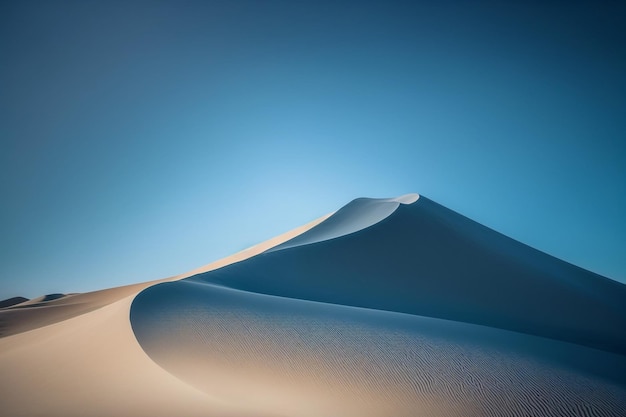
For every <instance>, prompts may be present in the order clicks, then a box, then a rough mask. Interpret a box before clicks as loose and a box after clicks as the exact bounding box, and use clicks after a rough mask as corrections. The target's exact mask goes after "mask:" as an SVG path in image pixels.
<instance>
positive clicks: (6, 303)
mask: <svg viewBox="0 0 626 417" xmlns="http://www.w3.org/2000/svg"><path fill="white" fill-rule="evenodd" d="M24 301H28V298H24V297H11V298H7V299H6V300H2V301H0V308H6V307H11V306H14V305H16V304H20V303H23V302H24Z"/></svg>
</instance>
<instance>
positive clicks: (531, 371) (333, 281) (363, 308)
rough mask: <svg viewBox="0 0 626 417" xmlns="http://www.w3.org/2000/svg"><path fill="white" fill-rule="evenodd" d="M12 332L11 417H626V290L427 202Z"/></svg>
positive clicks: (296, 237)
mask: <svg viewBox="0 0 626 417" xmlns="http://www.w3.org/2000/svg"><path fill="white" fill-rule="evenodd" d="M53 298H54V297H53ZM29 315H30V316H29ZM3 317H4V323H5V326H4V328H5V329H6V330H5V331H6V332H8V333H13V334H12V335H10V336H7V337H4V338H0V381H1V384H2V388H3V389H2V390H0V404H2V410H1V411H2V414H3V415H4V414H6V415H8V416H35V415H42V416H44V415H45V416H74V415H75V416H91V415H93V416H113V415H123V416H131V417H132V416H144V415H146V416H147V415H149V416H171V415H184V416H221V415H229V416H303V417H305V416H310V417H314V416H355V417H357V416H359V417H360V416H366V417H389V416H394V417H405V416H406V417H409V416H428V417H430V416H433V417H436V416H459V417H461V416H464V417H465V416H476V417H478V416H512V417H518V416H519V417H522V416H547V417H556V416H562V417H566V416H590V417H591V416H598V417H604V416H607V417H608V416H616V417H617V416H624V415H626V334H625V333H624V331H623V330H624V328H626V286H624V285H622V284H619V283H616V282H614V281H611V280H609V279H606V278H604V277H601V276H598V275H595V274H593V273H591V272H589V271H585V270H582V269H580V268H577V267H575V266H573V265H570V264H567V263H565V262H562V261H560V260H558V259H555V258H553V257H550V256H548V255H546V254H543V253H541V252H538V251H536V250H534V249H532V248H529V247H527V246H525V245H522V244H521V243H519V242H515V241H513V240H511V239H508V238H506V237H505V236H502V235H500V234H498V233H496V232H494V231H492V230H490V229H487V228H485V227H484V226H481V225H478V224H476V223H474V222H472V221H471V220H469V219H467V218H464V217H463V216H460V215H458V214H457V213H454V212H452V211H450V210H447V209H445V208H443V207H441V206H439V205H437V204H436V203H434V202H432V201H430V200H428V199H426V198H423V197H419V196H417V195H407V196H403V197H399V198H397V199H380V200H373V199H358V200H355V201H353V202H352V203H350V204H348V205H347V206H345V207H344V208H342V209H341V210H339V211H338V212H336V213H335V214H334V215H332V216H331V217H328V218H322V219H318V220H317V221H315V222H312V223H309V224H308V225H305V226H303V227H301V228H299V229H296V230H294V231H292V232H290V233H288V234H285V235H282V236H279V237H277V238H275V239H272V240H270V241H268V242H265V243H264V244H261V245H257V246H255V247H253V248H250V249H249V250H247V251H244V252H241V253H239V254H236V255H233V256H232V257H229V258H226V259H224V260H222V261H218V262H216V263H213V264H211V265H208V266H206V267H203V268H199V269H197V270H195V271H191V272H189V273H187V274H184V275H180V276H177V277H171V278H168V279H164V280H159V281H153V282H149V283H144V284H137V285H133V286H127V287H121V288H116V289H111V290H104V291H99V292H94V293H89V294H79V295H71V296H65V297H59V298H56V299H54V300H49V301H46V300H43V299H42V300H36V301H33V302H30V303H22V305H18V306H14V307H12V308H8V309H3V310H0V320H3ZM37 326H40V327H38V328H35V327H37ZM28 329H30V330H28Z"/></svg>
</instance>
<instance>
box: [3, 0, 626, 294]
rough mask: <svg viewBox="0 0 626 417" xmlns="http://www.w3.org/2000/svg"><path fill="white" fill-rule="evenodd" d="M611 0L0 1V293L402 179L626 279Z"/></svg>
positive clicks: (135, 272) (231, 234) (624, 90)
mask: <svg viewBox="0 0 626 417" xmlns="http://www.w3.org/2000/svg"><path fill="white" fill-rule="evenodd" d="M470 3H471V5H470ZM620 3H622V4H623V2H612V3H604V4H602V5H599V2H588V3H584V2H577V1H568V2H563V3H551V2H543V1H542V2H527V1H519V2H517V1H516V2H509V3H508V4H502V2H466V1H459V2H450V1H436V2H424V3H421V4H420V3H418V2H389V1H385V2H383V1H380V2H367V1H356V2H336V1H333V2H322V1H314V2H293V1H284V2H273V1H268V2H265V1H257V2H242V1H224V2H208V1H202V2H181V1H171V2H157V1H152V2H132V1H119V2H115V1H102V2H93V1H75V2H67V1H66V2H61V1H55V2H49V1H42V2H30V1H13V2H11V1H4V2H2V3H0V56H1V57H2V58H1V59H2V63H1V65H0V138H1V145H2V151H1V152H0V170H1V176H0V191H1V193H2V194H1V195H2V204H1V205H0V213H1V217H0V219H1V223H0V226H1V233H0V299H2V298H7V297H10V296H15V295H24V296H27V297H33V296H37V295H40V294H44V293H52V292H82V291H87V290H95V289H100V288H106V287H111V286H116V285H121V284H126V283H133V282H139V281H145V280H150V279H156V278H161V277H165V276H169V275H173V274H177V273H181V272H185V271H187V270H190V269H192V268H194V267H197V266H200V265H202V264H206V263H208V262H210V261H212V260H215V259H218V258H220V257H223V256H226V255H229V254H231V253H233V252H235V251H238V250H240V249H243V248H245V247H247V246H249V245H252V244H254V243H258V242H260V241H263V240H265V239H267V238H270V237H272V236H274V235H277V234H279V233H282V232H284V231H287V230H289V229H291V228H293V227H296V226H298V225H300V224H303V223H305V222H308V221H309V220H312V219H314V218H316V217H318V216H321V215H323V214H325V213H327V212H330V211H333V210H335V209H337V208H339V207H340V206H342V205H343V204H345V203H347V202H348V201H350V200H351V199H353V198H356V197H359V196H370V197H388V196H396V195H400V194H404V193H408V192H418V193H421V194H423V195H425V196H427V197H429V198H431V199H433V200H435V201H437V202H439V203H441V204H443V205H445V206H447V207H449V208H451V209H454V210H456V211H458V212H460V213H462V214H464V215H466V216H468V217H470V218H473V219H474V220H477V221H479V222H481V223H483V224H485V225H487V226H489V227H492V228H494V229H496V230H498V231H500V232H503V233H505V234H507V235H509V236H511V237H513V238H515V239H518V240H520V241H522V242H524V243H527V244H530V245H531V246H534V247H536V248H538V249H540V250H543V251H545V252H548V253H550V254H552V255H555V256H557V257H560V258H562V259H564V260H566V261H569V262H572V263H574V264H577V265H579V266H582V267H584V268H586V269H589V270H592V271H594V272H597V273H600V274H603V275H605V276H608V277H610V278H613V279H615V280H619V281H622V282H624V281H626V219H625V214H626V133H625V132H626V48H625V47H624V45H625V41H626V12H625V7H624V6H623V5H621V4H620Z"/></svg>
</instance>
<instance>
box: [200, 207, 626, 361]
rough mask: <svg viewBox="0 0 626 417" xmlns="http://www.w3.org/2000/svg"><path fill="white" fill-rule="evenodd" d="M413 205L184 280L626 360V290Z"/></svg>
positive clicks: (369, 213)
mask: <svg viewBox="0 0 626 417" xmlns="http://www.w3.org/2000/svg"><path fill="white" fill-rule="evenodd" d="M413 201H414V202H413V203H412V204H401V203H399V202H395V201H394V200H371V199H359V200H356V201H355V202H353V203H351V204H349V205H348V206H346V207H345V208H344V209H342V210H339V211H338V212H337V213H336V214H335V215H334V216H331V217H330V218H328V219H327V220H326V221H324V222H322V223H320V224H319V225H318V226H316V227H314V228H312V229H311V230H309V231H308V232H306V233H304V234H302V235H300V236H298V237H297V238H295V239H293V240H291V241H288V242H286V243H284V244H283V245H280V246H278V247H276V248H275V249H274V250H271V251H268V252H266V253H263V254H260V255H258V256H255V257H253V258H250V259H248V260H246V261H244V262H239V263H236V264H232V265H229V266H226V267H224V268H221V269H219V270H216V271H211V272H208V273H205V274H199V275H196V276H194V277H191V278H188V280H190V281H196V282H200V283H210V284H218V285H222V286H227V287H230V288H236V289H240V290H245V291H249V292H255V293H260V294H269V295H276V296H281V297H288V298H295V299H301V300H311V301H320V302H325V303H332V304H339V305H348V306H356V307H365V308H370V309H377V310H386V311H394V312H401V313H408V314H413V315H421V316H429V317H437V318H445V319H449V320H455V321H462V322H467V323H475V324H481V325H486V326H491V327H497V328H500V329H507V330H513V331H517V332H522V333H527V334H531V335H537V336H543V337H549V338H553V339H557V340H562V341H568V342H573V343H577V344H581V345H585V346H588V347H593V348H598V349H602V350H605V351H609V352H615V353H620V354H626V332H625V331H624V329H626V286H624V285H623V284H620V283H617V282H615V281H612V280H610V279H607V278H604V277H602V276H599V275H597V274H594V273H592V272H589V271H586V270H584V269H581V268H578V267H576V266H574V265H571V264H569V263H566V262H563V261H561V260H559V259H556V258H554V257H552V256H550V255H547V254H545V253H542V252H540V251H537V250H535V249H533V248H531V247H529V246H526V245H524V244H522V243H520V242H517V241H515V240H513V239H510V238H508V237H506V236H504V235H502V234H500V233H497V232H495V231H493V230H491V229H489V228H487V227H485V226H482V225H480V224H478V223H476V222H474V221H472V220H470V219H468V218H466V217H464V216H462V215H460V214H458V213H456V212H453V211H451V210H449V209H447V208H445V207H443V206H441V205H439V204H437V203H435V202H433V201H431V200H429V199H427V198H425V197H420V198H419V199H417V200H413ZM389 210H392V211H391V212H390V213H388V212H387V211H389ZM335 216H337V217H339V219H337V218H336V217H335ZM351 216H356V217H364V218H365V219H366V220H362V219H360V218H357V219H352V220H351V219H350V217H351ZM372 219H378V221H375V222H372ZM346 224H348V227H346V226H345V225H346ZM355 225H356V227H355ZM346 230H348V231H349V233H348V234H342V233H343V232H345V231H346Z"/></svg>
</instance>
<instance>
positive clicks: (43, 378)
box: [0, 216, 327, 417]
mask: <svg viewBox="0 0 626 417" xmlns="http://www.w3.org/2000/svg"><path fill="white" fill-rule="evenodd" d="M326 217H327V216H324V217H322V218H320V219H317V220H315V221H313V222H311V223H308V224H306V225H304V226H301V227H299V228H297V229H294V230H292V231H290V232H287V233H285V234H283V235H280V236H278V237H276V238H273V239H270V240H268V241H266V242H264V243H262V244H259V245H256V246H253V247H251V248H249V249H246V250H244V251H242V252H239V253H237V254H235V255H232V256H230V257H228V258H224V259H222V260H219V261H216V262H213V263H211V264H209V265H206V266H204V267H201V268H198V269H196V270H194V271H191V272H189V273H186V274H181V275H178V276H175V277H171V278H166V279H164V280H158V281H152V282H147V283H142V284H136V285H129V286H125V287H119V288H113V289H109V290H103V291H96V292H92V293H86V294H78V295H73V296H71V297H64V298H60V299H58V300H54V301H53V302H51V304H50V306H48V307H32V308H23V309H13V310H8V311H2V313H1V314H5V313H13V314H14V315H13V317H11V319H13V320H14V322H13V323H11V325H12V326H17V327H19V325H20V321H23V322H28V321H29V320H35V321H36V319H37V317H39V321H38V323H39V324H42V325H43V324H47V325H45V326H44V327H39V328H37V329H33V330H30V331H25V332H22V333H20V334H14V335H12V336H7V337H4V338H0V405H1V409H0V414H1V415H6V416H89V415H94V416H167V417H171V416H214V415H218V416H219V415H233V413H234V415H251V414H250V413H251V410H247V411H245V412H242V411H241V408H236V407H234V406H232V405H229V404H225V403H223V402H220V401H218V400H216V399H214V398H211V397H210V396H209V395H207V394H206V393H203V392H201V391H198V390H197V389H195V388H193V387H191V386H189V385H187V384H186V383H184V382H181V381H180V380H178V379H177V378H176V377H174V376H172V375H171V374H169V373H168V372H166V371H165V370H163V369H162V368H161V367H159V366H158V365H156V364H155V363H154V362H153V361H152V360H151V359H150V358H148V356H147V355H146V354H145V352H144V351H143V350H142V349H141V347H140V346H139V344H138V343H137V341H136V339H135V336H134V334H133V332H132V330H131V327H130V322H129V311H130V304H131V302H132V300H133V298H134V297H135V295H136V294H137V293H138V292H139V291H141V290H142V289H144V288H146V287H149V286H151V285H153V284H155V283H158V282H163V281H172V280H177V279H181V278H185V277H188V276H191V275H193V274H195V273H198V272H201V271H209V270H212V269H215V268H219V267H221V266H224V265H227V264H229V263H233V262H238V261H241V260H243V259H246V258H248V257H250V256H254V255H256V254H258V253H261V252H263V251H265V250H267V249H268V248H271V247H272V246H274V245H277V244H280V243H282V242H284V241H285V240H288V239H290V238H292V237H294V236H297V235H298V234H300V233H302V232H304V231H306V230H308V229H309V228H311V227H313V226H315V225H316V224H318V223H319V222H321V221H323V220H324V219H325V218H326ZM28 311H36V313H27V312H28ZM60 312H63V313H60ZM68 312H69V313H71V314H73V315H74V316H73V317H71V318H67V317H65V314H66V313H68ZM20 314H22V316H20ZM44 317H45V318H44ZM21 325H22V326H27V324H21ZM242 413H243V414H242ZM254 415H271V414H262V413H256V412H255V413H254Z"/></svg>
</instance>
